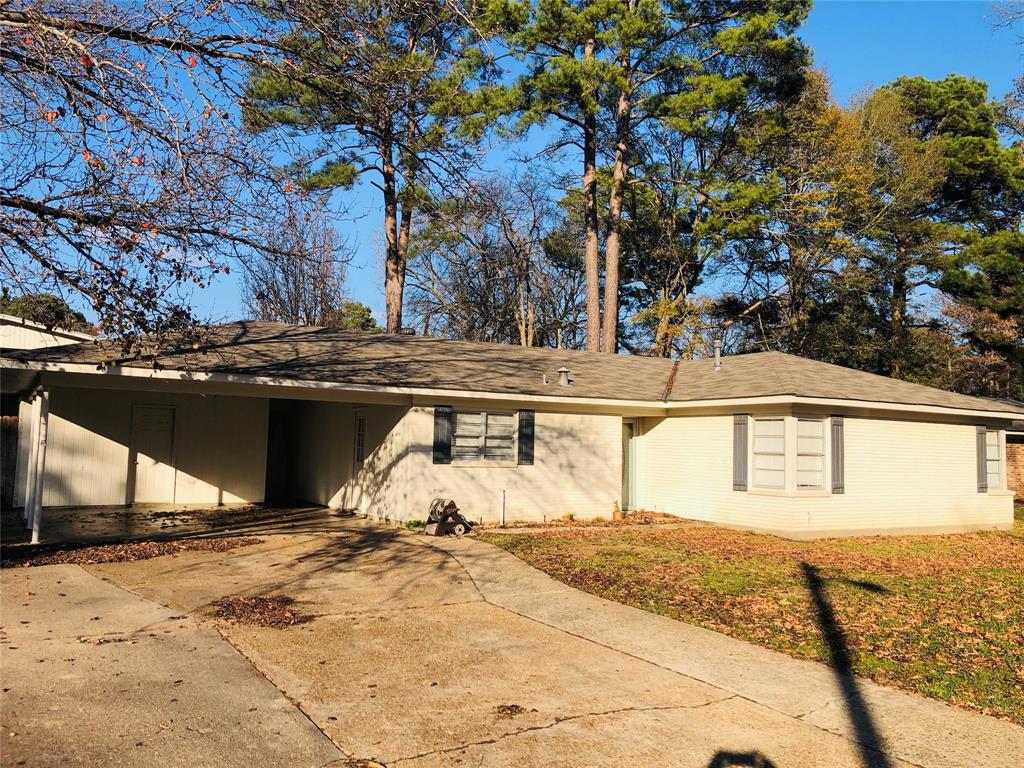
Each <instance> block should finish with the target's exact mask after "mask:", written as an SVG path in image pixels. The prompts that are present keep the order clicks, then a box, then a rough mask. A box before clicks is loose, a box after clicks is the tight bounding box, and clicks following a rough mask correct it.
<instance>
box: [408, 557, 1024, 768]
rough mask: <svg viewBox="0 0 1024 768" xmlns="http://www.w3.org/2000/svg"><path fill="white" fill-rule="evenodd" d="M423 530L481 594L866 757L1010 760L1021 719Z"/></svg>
mask: <svg viewBox="0 0 1024 768" xmlns="http://www.w3.org/2000/svg"><path fill="white" fill-rule="evenodd" d="M423 540H424V541H425V542H427V543H429V544H430V545H431V546H434V547H436V548H438V549H440V550H442V551H444V552H446V553H448V554H449V555H451V556H452V557H454V558H455V559H456V560H457V561H458V562H459V564H460V565H462V567H463V568H465V569H466V572H467V573H468V574H469V576H470V577H471V578H472V579H473V582H474V584H475V585H476V587H477V589H479V590H480V593H481V595H482V596H483V597H484V599H485V600H487V602H489V603H492V604H494V605H499V606H501V607H502V608H505V609H507V610H510V611H513V612H514V613H516V614H518V615H520V616H525V617H527V618H530V619H533V620H534V621H538V622H540V623H542V624H544V625H546V626H548V627H552V628H554V629H558V630H560V631H562V632H567V633H569V634H572V635H574V636H576V637H580V638H583V639H585V640H588V641H590V642H593V643H596V644H598V645H600V646H603V647H606V648H611V649H614V650H616V651H619V652H621V653H624V654H626V655H628V656H630V657H633V658H637V659H643V660H644V661H647V662H650V663H652V664H655V665H657V666H659V667H661V668H663V669H666V670H671V671H672V672H675V673H677V674H680V675H684V676H686V677H688V678H691V679H693V680H696V681H700V682H702V683H706V684H708V685H711V686H713V687H715V688H716V689H719V690H721V691H723V692H727V693H730V694H734V695H736V696H738V697H741V698H742V699H745V700H746V701H748V702H751V703H753V704H756V705H759V706H762V707H766V708H768V709H770V710H771V711H773V712H777V713H780V714H783V715H785V716H786V717H788V718H791V719H792V720H793V722H794V725H795V724H796V723H801V724H810V725H813V726H815V727H817V728H820V729H822V730H825V731H828V732H829V733H834V734H837V735H839V736H842V737H843V738H845V739H848V740H850V741H852V742H854V743H855V744H857V745H858V746H859V748H860V749H861V754H862V758H863V762H864V765H866V766H870V767H874V766H888V765H891V761H890V758H896V759H898V760H902V761H906V762H908V763H911V764H913V765H919V766H934V767H935V768H940V767H941V768H945V767H947V766H948V767H949V768H953V767H954V766H980V765H1010V764H1014V763H1017V762H1018V761H1020V760H1021V755H1024V728H1020V727H1018V726H1015V725H1013V724H1011V723H1007V722H1005V721H1001V720H997V719H996V718H992V717H986V716H984V715H980V714H975V713H973V712H969V711H966V710H962V709H959V708H956V707H952V706H949V705H946V704H943V703H941V702H938V701H935V700H933V699H927V698H924V697H921V696H915V695H913V694H910V693H906V692H903V691H898V690H895V689H892V688H887V687H885V686H881V685H878V684H876V683H874V682H872V681H870V680H864V679H859V678H854V677H851V676H845V675H841V674H839V673H837V672H836V671H835V670H833V669H830V668H829V667H827V666H825V665H823V664H819V663H816V662H812V661H804V660H800V659H794V658H791V657H789V656H786V655H784V654H781V653H777V652H775V651H771V650H769V649H766V648H762V647H759V646H756V645H753V644H751V643H747V642H744V641H742V640H737V639H735V638H731V637H728V636H726V635H722V634H720V633H718V632H712V631H710V630H706V629H703V628H701V627H696V626H693V625H690V624H684V623H681V622H678V621H674V620H672V619H668V618H664V617H661V616H657V615H655V614H651V613H648V612H646V611H642V610H639V609H637V608H633V607H630V606H625V605H620V604H618V603H613V602H610V601H608V600H604V599H602V598H600V597H596V596H594V595H589V594H586V593H584V592H580V591H579V590H576V589H574V588H572V587H569V586H566V585H565V584H562V583H561V582H559V581H556V580H555V579H553V578H551V577H550V576H548V575H547V574H545V573H542V572H541V571H538V570H537V569H535V568H533V567H532V566H530V565H527V564H526V563H524V562H523V561H522V560H520V559H519V558H517V557H515V556H514V555H512V554H509V553H508V552H506V551H504V550H502V549H499V548H497V547H494V546H491V545H488V544H483V543H481V542H479V541H474V540H473V539H472V538H462V539H456V538H432V537H423Z"/></svg>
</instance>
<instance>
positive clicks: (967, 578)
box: [481, 507, 1024, 723]
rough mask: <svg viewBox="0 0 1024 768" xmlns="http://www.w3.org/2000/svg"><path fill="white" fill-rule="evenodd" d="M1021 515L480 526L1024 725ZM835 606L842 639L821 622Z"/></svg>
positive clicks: (619, 594)
mask: <svg viewBox="0 0 1024 768" xmlns="http://www.w3.org/2000/svg"><path fill="white" fill-rule="evenodd" d="M1016 518H1017V519H1016V523H1015V527H1014V529H1013V530H1012V531H1005V532H986V533H978V534H964V535H955V536H914V537H909V536H908V537H892V538H890V537H877V538H864V539H833V540H826V541H818V542H792V541H786V540H784V539H779V538H776V537H773V536H760V535H756V534H750V533H743V532H738V531H730V530H726V529H722V528H713V527H710V526H707V527H705V526H702V527H696V528H683V529H675V530H664V529H662V530H659V529H658V528H657V527H629V528H625V527H620V528H579V529H573V530H564V529H563V530H550V531H541V532H534V533H515V532H512V533H494V532H488V533H484V534H483V535H482V536H481V538H483V539H484V540H485V541H489V542H491V543H494V544H496V545H498V546H500V547H503V548H504V549H507V550H508V551H510V552H512V553H514V554H516V555H518V556H519V557H521V558H522V559H524V560H525V561H527V562H528V563H530V564H532V565H534V566H536V567H537V568H540V569H541V570H543V571H545V572H547V573H549V574H551V575H552V576H554V577H555V578H558V579H560V580H562V581H564V582H565V583H567V584H570V585H572V586H574V587H577V588H579V589H582V590H585V591H587V592H592V593H594V594H596V595H600V596H602V597H606V598H608V599H611V600H617V601H618V602H621V603H626V604H628V605H633V606H636V607H637V608H643V609H644V610H648V611H651V612H653V613H659V614H662V615H665V616H670V617H672V618H674V619H679V620H681V621H687V622H691V623H694V624H699V625H701V626H704V627H708V628H709V629H714V630H717V631H719V632H724V633H726V634H729V635H733V636H735V637H740V638H743V639H745V640H750V641H752V642H755V643H759V644H761V645H765V646H768V647H770V648H774V649H776V650H779V651H783V652H785V653H788V654H791V655H793V656H801V657H806V658H811V659H818V660H821V661H825V662H832V661H833V659H834V658H837V660H841V659H842V658H843V656H844V655H845V654H846V652H848V657H849V659H850V663H851V666H852V668H853V671H855V672H856V673H858V674H861V675H865V676H867V677H871V678H874V679H875V680H877V681H879V682H882V683H886V684H889V685H894V686H898V687H901V688H906V689H908V690H912V691H917V692H919V693H922V694H924V695H927V696H932V697H934V698H937V699H942V700H944V701H948V702H952V703H954V704H958V705H961V706H965V707H970V708H973V709H977V710H979V711H982V712H985V713H987V714H993V715H997V716H1000V717H1003V718H1007V719H1010V720H1013V721H1016V722H1018V723H1024V507H1018V508H1017V515H1016ZM815 589H816V590H817V594H818V601H817V602H816V601H815V599H814V598H813V597H812V590H815ZM823 601H824V603H827V606H826V607H825V608H823V607H822V606H823ZM829 607H830V608H831V613H832V614H834V619H835V623H836V624H837V625H838V630H839V632H838V639H837V633H833V634H832V635H831V636H830V638H829V640H826V637H825V636H824V634H823V631H822V626H821V623H820V622H821V617H822V615H823V612H824V613H828V612H829ZM827 621H828V619H826V622H827Z"/></svg>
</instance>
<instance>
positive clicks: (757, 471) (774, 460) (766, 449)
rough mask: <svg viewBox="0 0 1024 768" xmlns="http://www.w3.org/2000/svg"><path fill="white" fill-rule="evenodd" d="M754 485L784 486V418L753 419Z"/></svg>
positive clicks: (760, 486)
mask: <svg viewBox="0 0 1024 768" xmlns="http://www.w3.org/2000/svg"><path fill="white" fill-rule="evenodd" d="M754 486H755V487H757V488H785V487H786V422H785V420H784V419H754Z"/></svg>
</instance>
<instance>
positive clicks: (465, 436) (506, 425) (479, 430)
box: [452, 412, 515, 462]
mask: <svg viewBox="0 0 1024 768" xmlns="http://www.w3.org/2000/svg"><path fill="white" fill-rule="evenodd" d="M454 426H455V429H454V434H453V440H452V461H494V462H511V461H514V460H515V414H512V413H487V412H484V413H467V412H456V413H455V425H454Z"/></svg>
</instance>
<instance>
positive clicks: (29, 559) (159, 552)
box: [0, 536, 263, 568]
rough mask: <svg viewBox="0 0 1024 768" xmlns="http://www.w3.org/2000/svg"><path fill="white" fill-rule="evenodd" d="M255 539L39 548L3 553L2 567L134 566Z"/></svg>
mask: <svg viewBox="0 0 1024 768" xmlns="http://www.w3.org/2000/svg"><path fill="white" fill-rule="evenodd" d="M262 543H263V539H259V538H256V537H255V536H231V537H226V538H210V539H181V540H177V541H134V542H129V543H125V544H100V545H96V546H82V547H72V548H65V549H58V550H56V551H49V552H41V551H40V550H38V549H33V550H26V551H15V552H4V553H3V554H2V555H0V567H3V568H29V567H32V566H36V565H98V564H100V563H132V562H135V561H136V560H149V559H151V558H154V557H163V556H164V555H176V554H178V553H180V552H228V551H230V550H232V549H238V548H239V547H248V546H251V545H253V544H262Z"/></svg>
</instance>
